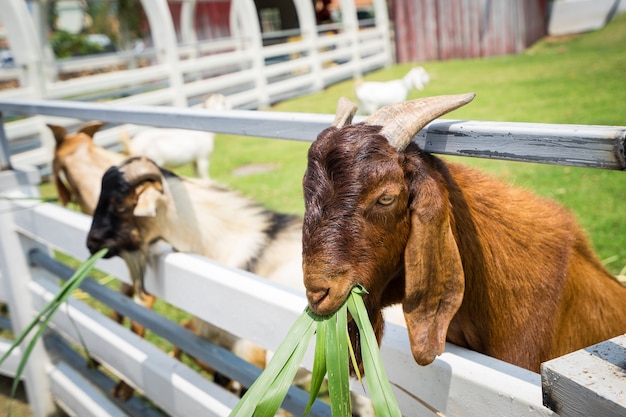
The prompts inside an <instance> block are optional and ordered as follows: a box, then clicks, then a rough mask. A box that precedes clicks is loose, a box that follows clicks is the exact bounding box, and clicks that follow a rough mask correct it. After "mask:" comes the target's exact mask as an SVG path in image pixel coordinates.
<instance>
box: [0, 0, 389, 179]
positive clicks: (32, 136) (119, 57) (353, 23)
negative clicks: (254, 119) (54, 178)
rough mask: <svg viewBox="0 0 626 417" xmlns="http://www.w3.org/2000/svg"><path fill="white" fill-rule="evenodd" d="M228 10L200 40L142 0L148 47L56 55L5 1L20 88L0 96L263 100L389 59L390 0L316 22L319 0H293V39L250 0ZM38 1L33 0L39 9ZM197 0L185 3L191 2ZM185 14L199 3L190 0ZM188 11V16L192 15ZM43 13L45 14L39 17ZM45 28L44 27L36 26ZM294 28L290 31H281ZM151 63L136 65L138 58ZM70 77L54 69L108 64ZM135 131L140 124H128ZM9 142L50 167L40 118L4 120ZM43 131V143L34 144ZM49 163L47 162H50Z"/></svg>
mask: <svg viewBox="0 0 626 417" xmlns="http://www.w3.org/2000/svg"><path fill="white" fill-rule="evenodd" d="M231 3H232V4H231V13H230V16H229V20H230V28H231V32H232V37H230V38H220V39H214V40H209V41H202V42H198V41H197V40H195V37H194V36H193V33H191V34H190V31H189V30H183V31H182V34H181V37H182V39H181V41H180V42H179V41H178V40H177V36H176V33H175V31H174V24H173V22H172V16H171V15H170V12H169V9H168V6H167V2H166V0H142V4H143V8H144V10H145V12H146V16H147V18H148V22H149V26H150V29H151V38H152V41H153V43H154V48H151V49H148V50H146V51H144V52H142V53H141V54H136V53H133V52H130V51H128V52H121V53H118V54H106V55H96V56H90V57H84V58H78V59H65V60H54V59H53V58H50V57H49V56H51V55H52V52H51V50H50V47H49V46H47V45H46V44H45V43H44V42H42V41H41V40H40V39H39V38H45V35H44V34H41V32H42V29H41V28H42V23H40V22H39V23H38V22H37V19H36V17H37V16H36V14H35V16H33V13H31V12H29V10H28V9H27V5H26V2H25V1H24V0H3V1H0V23H3V24H4V25H5V29H6V32H7V35H8V38H9V42H10V45H11V46H12V51H13V53H14V55H15V59H16V63H17V64H18V66H17V69H12V70H2V69H0V79H1V78H2V74H4V75H5V76H8V77H11V76H13V77H16V78H17V79H18V80H19V83H20V86H19V88H14V89H8V90H3V91H0V99H72V100H80V101H108V102H110V103H112V104H115V105H137V104H141V105H175V106H180V107H187V106H195V105H198V103H201V101H202V98H203V97H204V96H206V95H208V94H211V93H222V94H224V95H226V96H228V98H229V101H230V102H231V104H232V105H233V107H234V108H240V109H256V108H263V107H265V106H268V105H270V104H273V103H275V102H277V101H279V100H284V99H286V98H290V97H294V96H299V95H302V94H305V93H308V92H313V91H319V90H321V89H323V88H325V87H327V86H329V85H331V84H333V83H336V82H337V81H340V80H346V79H350V78H352V77H355V76H359V75H362V74H364V73H367V72H369V71H372V70H374V69H377V68H382V67H384V66H388V65H390V64H391V62H392V57H391V39H390V29H389V18H388V15H387V7H386V2H385V1H384V0H375V1H374V6H375V9H376V18H375V20H374V23H375V24H374V25H373V26H371V27H367V28H359V24H358V21H357V15H356V9H355V6H354V3H353V2H352V1H342V2H341V10H342V22H341V23H340V24H339V23H338V24H333V25H324V26H316V24H315V12H314V9H313V7H314V3H312V2H311V1H310V0H294V5H295V8H296V11H297V13H298V17H299V21H300V28H299V29H298V30H296V31H292V32H293V33H292V34H291V35H290V38H289V39H290V40H291V41H290V42H285V43H279V44H275V45H270V46H263V38H262V33H261V29H260V27H259V22H258V17H257V11H256V7H255V4H254V2H253V1H252V0H232V2H231ZM38 4H39V3H38V2H34V3H32V4H31V6H32V7H33V8H35V10H37V9H36V7H37V6H38ZM191 4H192V2H188V3H186V4H185V5H186V6H190V5H191ZM185 10H186V13H184V16H187V14H188V13H190V12H192V9H189V8H185ZM187 17H188V18H187V19H183V20H184V21H185V22H187V23H189V21H190V20H191V19H190V18H189V16H187ZM39 20H41V17H39ZM38 34H39V35H38ZM278 35H282V36H283V37H287V36H286V35H287V34H286V33H278ZM139 61H142V62H145V63H149V65H147V66H143V67H138V66H137V64H135V65H134V67H133V65H131V64H129V63H132V62H139ZM116 65H118V66H119V65H124V66H125V67H126V68H129V69H126V70H123V71H112V72H107V73H100V74H95V75H90V76H83V77H80V78H73V79H69V80H65V81H61V80H59V78H58V77H57V76H55V75H56V74H62V73H67V72H80V71H88V70H91V69H102V68H111V67H115V66H116ZM123 129H125V130H126V131H128V132H129V133H131V134H132V133H134V132H135V131H136V127H133V126H123ZM6 134H7V137H8V139H9V144H10V148H11V151H12V153H13V154H15V160H16V161H17V162H19V163H24V164H29V165H38V166H44V167H46V166H47V164H48V163H49V161H50V157H51V155H52V153H51V151H52V149H53V145H54V140H53V138H52V136H51V134H50V132H49V130H48V129H47V128H46V127H45V126H44V124H43V123H41V119H39V118H37V117H35V118H32V119H31V118H28V119H25V120H19V121H15V122H12V123H10V124H8V125H7V127H6ZM39 139H40V140H41V146H28V145H29V144H31V143H33V142H36V141H37V140H39ZM101 140H102V142H103V143H102V144H103V145H104V146H107V147H108V146H115V145H117V144H118V142H119V132H118V131H116V130H110V131H108V133H106V134H105V135H103V136H102V139H101ZM44 172H45V171H44Z"/></svg>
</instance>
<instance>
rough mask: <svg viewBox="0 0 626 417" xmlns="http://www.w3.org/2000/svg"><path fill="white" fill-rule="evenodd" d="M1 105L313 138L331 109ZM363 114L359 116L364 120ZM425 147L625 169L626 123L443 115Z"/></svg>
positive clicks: (425, 133)
mask: <svg viewBox="0 0 626 417" xmlns="http://www.w3.org/2000/svg"><path fill="white" fill-rule="evenodd" d="M0 111H4V112H6V113H18V114H39V115H47V116H58V117H68V116H71V117H73V118H77V119H82V120H102V121H104V122H110V123H134V124H145V125H152V126H156V127H171V128H186V129H194V130H206V131H211V132H218V133H227V134H234V135H244V136H260V137H269V138H277V139H292V140H294V139H295V140H301V141H308V142H311V141H313V140H315V138H316V137H317V135H318V133H319V132H321V131H322V130H323V129H325V128H327V127H328V126H330V124H331V122H332V120H333V117H334V116H333V115H328V114H309V113H282V112H267V111H246V110H231V111H228V112H223V111H210V110H207V109H194V108H176V107H160V106H132V107H126V106H112V105H110V104H103V103H82V102H71V101H55V100H47V101H46V100H0ZM361 119H362V118H356V119H355V122H359V121H360V120H361ZM415 141H416V142H417V143H418V144H419V145H420V146H421V147H422V148H423V149H425V150H426V151H428V152H433V153H439V154H445V155H459V156H471V157H480V158H491V159H503V160H511V161H521V162H539V163H546V164H558V165H570V166H581V167H591V168H603V169H614V170H624V169H626V158H625V155H626V126H585V125H568V124H543V123H510V122H483V121H465V120H445V119H438V120H435V121H433V122H432V123H430V124H429V125H428V126H427V127H425V128H424V129H423V130H422V131H421V132H420V133H419V134H418V135H416V137H415Z"/></svg>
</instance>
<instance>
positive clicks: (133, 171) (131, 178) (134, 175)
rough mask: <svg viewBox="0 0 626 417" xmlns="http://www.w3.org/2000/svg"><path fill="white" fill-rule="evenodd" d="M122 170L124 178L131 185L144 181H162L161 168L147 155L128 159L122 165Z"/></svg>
mask: <svg viewBox="0 0 626 417" xmlns="http://www.w3.org/2000/svg"><path fill="white" fill-rule="evenodd" d="M120 171H122V173H123V174H124V179H126V181H128V183H129V184H130V185H131V186H135V185H137V184H140V183H142V182H144V181H158V182H161V181H162V180H161V178H162V175H161V169H160V168H159V167H158V166H157V165H156V164H155V163H154V162H152V160H150V159H148V158H146V157H133V158H129V159H127V160H126V161H125V162H124V163H122V164H121V165H120Z"/></svg>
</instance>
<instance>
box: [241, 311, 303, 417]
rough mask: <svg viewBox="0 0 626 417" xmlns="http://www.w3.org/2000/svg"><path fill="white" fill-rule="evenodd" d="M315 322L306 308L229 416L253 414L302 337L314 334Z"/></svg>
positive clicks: (287, 362) (248, 415) (246, 416)
mask: <svg viewBox="0 0 626 417" xmlns="http://www.w3.org/2000/svg"><path fill="white" fill-rule="evenodd" d="M314 324H315V318H314V317H313V314H312V313H310V312H309V310H308V309H306V310H305V311H304V312H303V313H302V314H301V315H300V317H298V319H297V320H296V322H295V323H294V325H293V326H292V327H291V329H290V330H289V332H288V333H287V336H286V337H285V340H284V341H283V342H282V343H281V344H280V346H279V347H278V349H277V350H276V352H275V353H274V356H273V357H272V360H271V361H270V363H269V364H268V365H267V367H266V368H265V370H264V371H263V372H262V373H261V375H260V376H259V377H258V378H257V379H256V381H254V383H253V384H252V386H250V388H249V389H248V391H247V392H246V394H245V395H244V396H243V398H242V399H241V400H240V401H239V402H238V403H237V405H236V406H235V408H233V410H232V411H231V412H230V414H229V417H250V416H251V415H253V413H254V412H255V409H256V408H257V405H258V404H259V403H260V402H261V401H262V400H263V398H264V396H265V395H266V394H267V392H268V390H269V388H270V387H271V385H272V384H273V383H274V380H275V379H276V378H278V376H279V374H280V373H281V371H282V370H283V368H284V367H285V366H286V365H287V364H289V362H290V359H291V358H292V356H293V354H294V352H295V351H296V350H297V348H298V345H299V344H300V342H301V341H302V339H304V338H305V337H306V336H307V334H309V340H310V337H312V336H313V331H314V330H315V326H314ZM291 365H292V366H296V365H298V366H299V362H298V363H297V364H296V363H295V361H294V362H293V363H292V364H291Z"/></svg>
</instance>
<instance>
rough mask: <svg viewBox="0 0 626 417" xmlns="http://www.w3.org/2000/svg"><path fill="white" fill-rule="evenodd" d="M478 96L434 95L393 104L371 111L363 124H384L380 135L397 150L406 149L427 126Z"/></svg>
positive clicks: (469, 94)
mask: <svg viewBox="0 0 626 417" xmlns="http://www.w3.org/2000/svg"><path fill="white" fill-rule="evenodd" d="M475 95H476V94H474V93H467V94H458V95H451V96H435V97H426V98H420V99H417V100H410V101H403V102H400V103H396V104H391V105H389V106H386V107H383V108H382V109H380V110H378V111H377V112H376V113H374V114H372V115H371V116H370V117H368V118H367V119H366V120H365V122H364V123H365V124H366V125H377V126H382V127H383V128H382V130H381V132H380V134H381V135H383V136H384V137H386V138H387V140H388V141H389V143H390V144H391V145H392V146H393V147H394V148H396V149H397V150H398V151H403V150H404V149H405V148H406V147H407V146H408V144H409V143H410V142H411V140H412V139H413V136H415V135H416V134H417V133H418V132H419V131H420V130H422V128H423V127H424V126H426V125H427V124H428V123H430V122H431V121H433V120H435V119H436V118H438V117H440V116H442V115H444V114H446V113H448V112H451V111H452V110H455V109H458V108H459V107H461V106H463V105H464V104H467V103H469V102H470V101H472V99H473V98H474V96H475Z"/></svg>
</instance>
